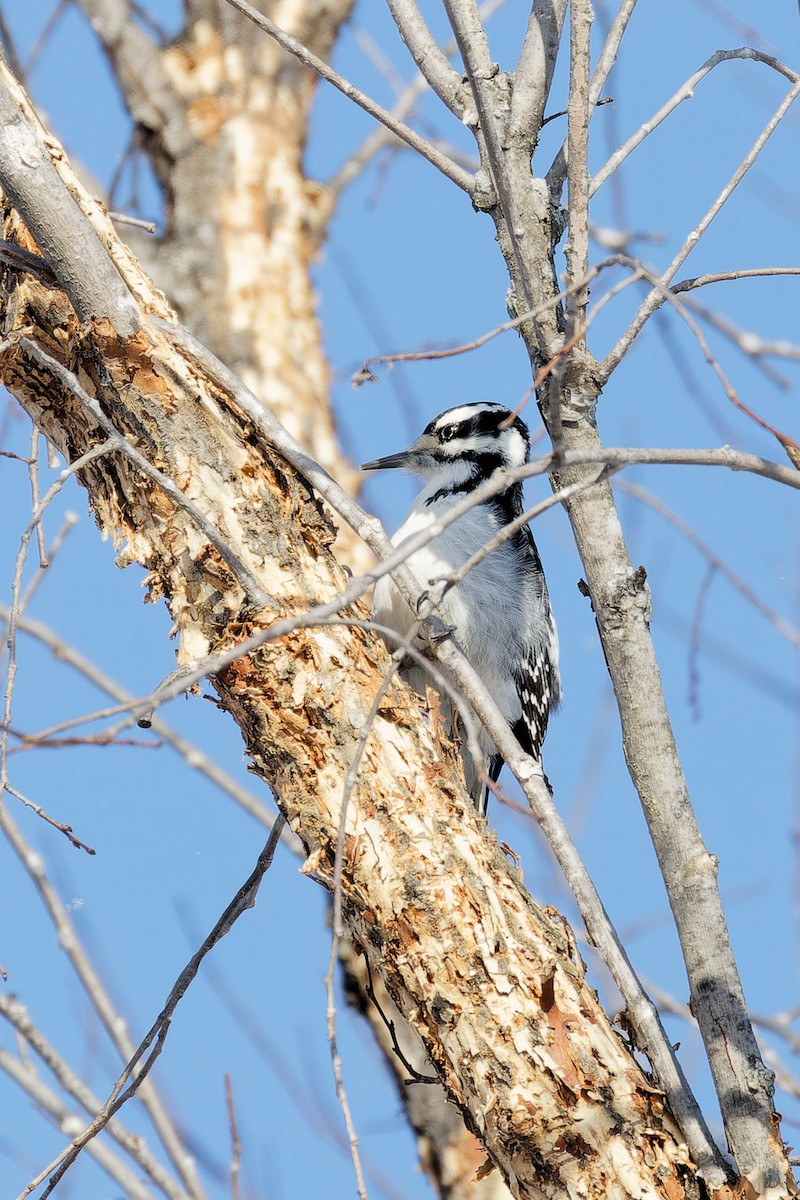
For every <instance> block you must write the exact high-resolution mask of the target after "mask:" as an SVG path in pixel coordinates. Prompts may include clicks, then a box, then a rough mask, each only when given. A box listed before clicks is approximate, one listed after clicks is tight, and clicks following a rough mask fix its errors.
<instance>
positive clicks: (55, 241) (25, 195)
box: [0, 72, 139, 336]
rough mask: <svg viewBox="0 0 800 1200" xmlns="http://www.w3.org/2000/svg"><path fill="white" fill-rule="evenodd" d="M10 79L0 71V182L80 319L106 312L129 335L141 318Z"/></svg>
mask: <svg viewBox="0 0 800 1200" xmlns="http://www.w3.org/2000/svg"><path fill="white" fill-rule="evenodd" d="M9 79H10V77H9V76H8V75H7V73H5V72H3V73H2V74H0V128H1V129H2V134H1V135H0V182H2V186H3V188H4V189H5V191H6V192H7V193H8V195H9V196H10V197H11V199H12V201H13V202H14V204H15V206H16V207H17V208H19V209H20V211H23V210H24V211H25V214H26V223H27V225H28V228H29V229H30V231H31V233H32V234H33V236H34V237H35V239H36V242H37V244H38V245H39V246H40V248H41V250H42V252H43V254H44V257H45V259H46V260H47V265H48V266H49V267H50V268H51V270H53V271H54V272H55V273H56V275H57V276H58V279H59V281H60V283H61V286H62V287H63V289H64V291H65V292H66V293H67V295H68V296H69V298H70V300H71V301H72V303H73V305H74V307H75V311H76V312H77V313H78V315H79V316H80V317H81V319H82V320H84V321H86V320H90V319H92V318H99V317H108V319H109V320H110V321H111V324H112V325H113V326H114V328H115V329H116V330H117V332H118V333H120V334H121V335H122V336H130V335H131V334H132V333H133V332H134V330H135V329H136V328H137V327H138V324H139V311H138V307H137V305H136V302H135V300H134V299H133V297H132V296H131V294H130V292H129V291H128V289H127V287H126V286H125V284H124V282H123V280H122V279H121V278H120V276H119V274H118V272H117V270H116V269H115V267H114V266H113V264H112V263H111V262H110V261H109V257H108V254H107V253H106V251H105V249H104V247H103V245H102V243H101V242H100V239H99V238H98V237H97V234H96V233H95V232H94V230H93V229H92V227H91V226H90V225H89V223H88V222H87V221H85V220H84V219H83V215H82V213H81V211H80V209H79V207H78V205H77V203H76V202H75V200H74V199H73V197H72V196H71V195H70V193H69V191H68V189H67V187H66V185H65V184H64V183H63V181H62V179H61V176H60V175H59V174H58V172H57V171H56V169H55V167H54V166H53V163H52V161H51V159H50V155H49V154H48V153H47V151H46V150H45V149H44V147H43V146H42V143H41V142H40V140H39V138H38V137H37V135H36V132H35V130H34V129H33V128H32V127H31V124H30V123H29V121H28V120H27V119H26V117H25V115H24V110H23V108H22V107H21V105H20V102H19V93H17V94H12V92H11V91H10V90H9V87H8V82H9ZM56 215H57V219H55V218H56Z"/></svg>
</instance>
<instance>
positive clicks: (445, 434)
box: [439, 425, 458, 442]
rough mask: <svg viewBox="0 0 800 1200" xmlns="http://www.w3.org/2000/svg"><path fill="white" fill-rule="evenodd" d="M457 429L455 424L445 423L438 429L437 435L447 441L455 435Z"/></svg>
mask: <svg viewBox="0 0 800 1200" xmlns="http://www.w3.org/2000/svg"><path fill="white" fill-rule="evenodd" d="M457 431H458V426H457V425H445V427H444V429H441V430H440V431H439V437H440V438H441V440H442V441H443V442H449V441H451V440H452V439H453V438H454V437H455V436H456V433H457Z"/></svg>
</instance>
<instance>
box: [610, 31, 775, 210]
mask: <svg viewBox="0 0 800 1200" xmlns="http://www.w3.org/2000/svg"><path fill="white" fill-rule="evenodd" d="M735 59H745V60H750V61H752V62H760V63H764V64H765V65H766V66H769V67H772V69H773V70H775V71H777V72H778V73H779V74H780V75H783V76H785V77H786V79H788V80H789V81H790V83H796V82H797V79H798V76H797V73H796V72H795V71H792V70H791V69H790V68H789V67H785V66H784V65H783V63H780V62H778V60H777V59H775V58H772V57H771V56H770V55H769V54H762V53H760V52H759V51H758V50H753V49H751V47H750V46H742V47H741V48H740V49H738V50H717V51H716V53H714V54H712V55H711V57H710V58H708V59H706V61H705V62H704V63H703V65H702V66H701V67H698V69H697V70H696V71H695V72H694V74H693V75H690V76H689V78H688V79H687V80H686V82H685V83H684V84H682V85H681V86H680V87H679V88H678V90H677V92H676V93H675V95H674V96H671V97H670V99H669V100H667V102H666V104H663V105H662V106H661V108H660V109H659V110H658V112H656V113H654V114H653V116H652V117H651V118H650V120H649V121H645V122H644V123H643V124H642V125H640V127H639V128H638V129H637V131H636V133H634V134H632V135H631V137H629V138H628V140H627V141H626V142H624V143H623V144H622V145H621V146H620V148H619V149H618V150H616V151H615V152H614V153H613V154H612V156H611V158H610V159H609V160H608V162H607V163H605V164H604V166H602V167H601V168H600V170H599V171H598V172H597V174H596V175H595V176H594V178H593V179H592V182H591V186H590V190H589V194H590V196H593V195H594V194H595V192H596V191H598V190H599V188H601V187H602V186H603V184H604V183H605V182H606V180H607V179H608V178H609V177H610V176H611V175H613V173H614V171H616V170H617V169H618V168H619V167H620V166H621V165H622V163H623V162H624V161H625V159H626V158H628V157H629V156H630V155H631V154H632V153H633V152H634V150H636V149H637V147H639V146H641V144H642V142H643V141H644V140H645V138H648V137H649V136H650V134H651V133H653V132H654V131H655V130H656V129H658V127H659V125H661V124H662V123H663V122H664V121H666V119H667V117H669V116H671V115H672V113H673V112H674V111H675V109H676V108H678V107H679V106H680V105H681V104H683V102H684V101H685V100H691V99H692V98H693V97H694V93H695V88H696V87H697V85H698V83H700V81H701V80H702V79H705V77H706V75H708V74H709V72H711V71H713V70H714V68H715V67H718V66H719V65H720V63H724V62H732V61H734V60H735Z"/></svg>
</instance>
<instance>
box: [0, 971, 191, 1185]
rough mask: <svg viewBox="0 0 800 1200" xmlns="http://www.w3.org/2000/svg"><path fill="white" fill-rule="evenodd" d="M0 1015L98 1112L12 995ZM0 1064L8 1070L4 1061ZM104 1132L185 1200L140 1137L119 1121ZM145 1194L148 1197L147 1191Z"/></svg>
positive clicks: (2, 1001)
mask: <svg viewBox="0 0 800 1200" xmlns="http://www.w3.org/2000/svg"><path fill="white" fill-rule="evenodd" d="M0 1014H2V1015H3V1016H4V1017H5V1019H6V1020H7V1021H8V1022H9V1024H10V1025H12V1026H13V1028H14V1029H16V1031H17V1032H18V1033H19V1034H20V1035H21V1036H22V1037H23V1038H24V1039H25V1041H26V1042H27V1043H28V1045H29V1046H30V1047H31V1048H32V1049H33V1050H34V1051H35V1052H36V1053H37V1054H38V1055H39V1057H40V1058H41V1060H42V1062H43V1063H45V1064H46V1065H47V1067H48V1068H49V1069H50V1070H51V1071H52V1072H53V1075H54V1076H55V1077H56V1079H57V1080H58V1082H59V1084H60V1086H61V1087H62V1088H63V1089H64V1091H65V1092H66V1093H67V1094H68V1095H69V1096H72V1098H73V1099H74V1100H77V1102H78V1104H80V1106H81V1107H82V1108H83V1109H84V1110H85V1111H86V1112H88V1113H92V1114H94V1113H96V1112H98V1110H99V1109H100V1107H101V1104H102V1102H101V1100H100V1099H99V1098H98V1097H97V1096H95V1095H94V1094H93V1093H92V1092H91V1091H90V1089H89V1088H88V1087H87V1086H86V1084H85V1083H84V1082H83V1080H82V1079H81V1078H80V1076H79V1075H77V1074H76V1073H75V1071H73V1070H72V1068H71V1067H70V1066H69V1064H68V1063H66V1062H65V1061H64V1059H63V1058H62V1057H61V1055H60V1054H59V1053H58V1051H57V1050H56V1049H55V1047H54V1046H52V1045H51V1043H50V1042H49V1041H48V1040H47V1038H46V1037H45V1036H44V1034H43V1033H42V1032H41V1030H39V1029H37V1028H36V1026H35V1025H34V1023H33V1021H32V1020H31V1018H30V1016H29V1015H28V1012H27V1010H26V1008H25V1006H24V1005H22V1004H20V1002H19V1000H17V999H15V998H14V997H13V996H5V995H3V994H0ZM0 1053H2V1052H0ZM3 1065H4V1066H5V1067H6V1069H7V1062H6V1063H3ZM18 1082H20V1083H21V1084H22V1086H25V1085H24V1083H23V1082H22V1080H20V1079H18ZM51 1111H52V1110H51ZM59 1115H61V1114H59ZM107 1129H108V1132H109V1134H110V1135H111V1137H113V1138H114V1140H115V1141H116V1142H118V1143H119V1145H120V1146H122V1148H123V1149H124V1150H125V1151H127V1153H128V1154H129V1155H130V1156H131V1158H133V1159H134V1161H135V1162H136V1163H137V1164H138V1165H139V1167H140V1169H141V1170H142V1171H144V1172H145V1174H146V1175H147V1176H148V1177H149V1178H150V1179H152V1181H153V1183H154V1184H155V1185H156V1187H157V1188H159V1189H160V1190H161V1191H162V1192H163V1193H164V1195H165V1196H169V1197H170V1200H184V1198H185V1196H186V1192H185V1191H184V1190H183V1188H180V1187H178V1186H177V1184H176V1183H175V1181H174V1180H173V1179H172V1178H171V1177H170V1176H169V1175H168V1174H167V1172H166V1171H165V1170H164V1168H163V1167H162V1165H161V1163H159V1162H158V1160H157V1159H156V1158H154V1157H153V1155H152V1154H151V1153H150V1151H149V1150H148V1149H147V1146H146V1144H145V1142H144V1139H143V1138H142V1137H141V1135H140V1134H134V1133H131V1131H130V1130H128V1129H126V1128H125V1126H124V1125H122V1124H120V1122H119V1121H114V1120H112V1121H109V1123H108V1126H107ZM147 1194H148V1195H149V1192H148V1193H147Z"/></svg>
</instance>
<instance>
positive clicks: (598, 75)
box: [547, 0, 636, 198]
mask: <svg viewBox="0 0 800 1200" xmlns="http://www.w3.org/2000/svg"><path fill="white" fill-rule="evenodd" d="M635 8H636V0H622V3H621V4H620V6H619V8H618V9H617V15H616V16H615V17H614V21H613V23H612V25H611V28H610V29H609V31H608V37H607V38H606V40H605V45H604V46H603V49H602V50H601V51H600V58H599V59H598V61H597V66H596V67H595V69H594V71H593V72H592V81H591V84H590V86H589V117H590V119H591V116H592V114H593V112H594V109H595V108H596V107H597V102H598V101H599V99H600V97H601V96H602V94H603V88H604V87H605V83H606V80H607V79H608V76H609V74H610V72H611V69H612V67H613V66H614V63H615V62H616V61H617V54H618V52H619V48H620V44H621V42H622V39H623V37H624V36H625V30H626V29H627V28H628V22H629V21H630V19H631V17H632V16H633V11H634V9H635ZM566 176H567V146H566V143H564V145H563V146H562V147H561V149H560V150H559V152H558V154H557V155H556V157H555V159H554V160H553V164H552V166H551V167H550V170H549V171H548V172H547V186H548V189H549V191H550V195H551V196H553V197H554V198H555V197H558V196H560V195H561V189H562V187H563V186H564V180H565V179H566Z"/></svg>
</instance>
